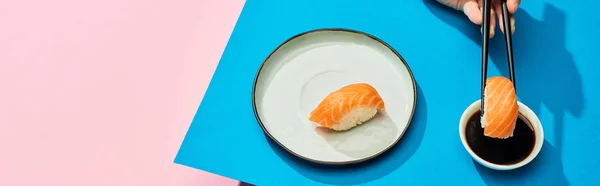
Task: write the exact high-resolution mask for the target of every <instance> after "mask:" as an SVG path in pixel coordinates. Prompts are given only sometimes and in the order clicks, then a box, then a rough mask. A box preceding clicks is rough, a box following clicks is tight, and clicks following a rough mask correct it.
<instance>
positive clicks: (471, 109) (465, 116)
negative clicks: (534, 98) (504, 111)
mask: <svg viewBox="0 0 600 186" xmlns="http://www.w3.org/2000/svg"><path fill="white" fill-rule="evenodd" d="M517 104H518V105H519V114H520V115H522V116H523V117H525V118H526V119H527V120H528V121H529V124H530V125H531V127H532V128H533V130H534V132H535V145H534V146H533V150H532V152H531V153H530V154H529V155H528V156H527V157H526V158H525V159H524V160H523V161H520V162H518V163H515V164H511V165H499V164H495V163H491V162H489V161H486V160H484V159H482V158H480V157H479V156H478V155H477V154H475V152H473V150H471V148H470V147H469V145H468V144H467V140H466V136H465V128H466V126H467V121H468V120H469V119H470V117H471V116H472V115H473V114H474V113H475V112H477V111H479V110H480V107H481V99H478V100H476V101H475V102H473V103H471V104H470V105H469V106H468V107H467V108H466V109H465V110H464V111H463V113H462V115H461V117H460V122H459V126H458V133H459V135H460V141H461V142H462V144H463V147H464V148H465V150H466V151H467V152H468V153H469V155H471V157H472V158H473V159H474V160H475V161H477V162H478V163H479V164H481V165H483V166H485V167H488V168H491V169H495V170H512V169H517V168H520V167H522V166H525V165H527V164H529V163H530V162H531V161H533V159H535V158H536V157H537V155H538V154H539V153H540V151H541V150H542V146H543V144H544V129H543V128H542V123H541V121H540V119H539V118H538V117H537V115H536V114H535V112H533V110H531V109H530V108H529V107H528V106H527V105H525V104H524V103H522V102H520V101H517Z"/></svg>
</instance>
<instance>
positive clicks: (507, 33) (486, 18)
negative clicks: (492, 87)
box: [481, 0, 517, 116]
mask: <svg viewBox="0 0 600 186" xmlns="http://www.w3.org/2000/svg"><path fill="white" fill-rule="evenodd" d="M491 9H492V2H491V0H484V2H483V34H482V36H481V37H482V55H481V57H482V58H481V115H482V116H483V114H484V109H483V108H485V107H484V104H485V101H484V100H485V81H486V79H487V65H488V45H489V39H490V13H491ZM502 15H503V16H502V24H503V27H504V40H505V42H506V55H507V59H508V70H509V73H510V81H512V83H513V85H514V87H515V91H516V88H517V84H516V82H515V70H514V58H513V50H512V30H511V29H512V27H511V24H510V13H509V12H508V6H507V5H506V0H502Z"/></svg>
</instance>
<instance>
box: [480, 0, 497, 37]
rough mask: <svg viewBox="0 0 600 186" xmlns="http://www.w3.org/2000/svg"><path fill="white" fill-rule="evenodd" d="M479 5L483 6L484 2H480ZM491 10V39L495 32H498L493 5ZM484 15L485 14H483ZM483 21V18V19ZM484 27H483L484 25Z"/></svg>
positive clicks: (481, 0)
mask: <svg viewBox="0 0 600 186" xmlns="http://www.w3.org/2000/svg"><path fill="white" fill-rule="evenodd" d="M479 4H480V5H481V6H483V0H479ZM491 6H492V7H491V9H490V38H492V37H494V31H495V30H496V16H495V14H496V13H495V11H494V4H493V3H492V5H491ZM481 11H482V12H483V11H484V10H483V7H481ZM482 15H483V14H482ZM482 19H483V17H482ZM482 26H483V25H482ZM481 31H482V32H483V27H481Z"/></svg>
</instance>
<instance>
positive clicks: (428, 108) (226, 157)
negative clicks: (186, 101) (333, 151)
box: [175, 0, 600, 186]
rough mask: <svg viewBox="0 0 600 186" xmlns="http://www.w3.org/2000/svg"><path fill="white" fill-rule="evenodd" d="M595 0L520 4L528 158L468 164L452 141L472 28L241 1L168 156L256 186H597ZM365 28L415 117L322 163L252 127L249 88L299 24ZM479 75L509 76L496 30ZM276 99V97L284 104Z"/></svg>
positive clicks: (408, 8)
mask: <svg viewBox="0 0 600 186" xmlns="http://www.w3.org/2000/svg"><path fill="white" fill-rule="evenodd" d="M599 7H600V2H599V1H592V0H589V1H583V0H579V1H564V0H545V1H544V0H523V2H522V4H521V6H520V8H521V9H520V10H519V11H518V13H517V14H516V33H515V34H514V36H513V41H514V55H515V71H516V72H515V73H516V82H517V93H518V96H519V100H520V101H522V102H524V103H525V104H527V105H528V106H529V107H531V108H532V110H534V111H535V112H536V113H537V114H538V116H539V117H540V119H541V121H542V124H543V126H544V132H545V135H546V140H545V142H544V146H543V149H542V151H541V152H540V154H539V156H538V157H537V158H536V159H535V160H534V161H533V162H532V163H531V164H529V165H527V166H525V167H523V168H521V169H518V170H515V171H506V172H498V171H492V170H489V169H486V168H483V167H482V166H480V165H479V164H477V163H475V162H474V161H473V160H472V159H471V158H470V156H469V155H468V153H467V152H466V151H465V150H464V148H463V147H462V144H461V142H460V139H459V137H458V132H457V127H458V120H459V117H460V115H461V113H462V111H463V110H464V109H465V108H466V107H467V106H468V105H469V104H470V103H472V102H473V101H475V100H477V99H478V98H479V96H480V95H479V93H480V73H481V70H480V69H481V63H480V56H481V47H480V45H479V43H480V41H479V39H480V29H479V26H476V25H473V24H472V23H470V22H469V21H468V19H467V18H466V17H465V16H464V15H463V14H462V12H458V11H454V10H450V9H448V8H446V7H443V6H441V5H439V4H437V2H435V1H433V0H424V1H422V0H271V1H267V0H247V2H246V4H245V7H244V9H243V11H242V14H241V16H240V18H239V20H238V23H237V25H236V27H235V29H234V31H233V34H232V35H231V38H230V41H229V43H228V45H227V48H226V50H225V52H224V54H223V56H222V59H221V61H220V63H219V65H218V67H217V70H216V72H215V75H214V77H213V79H212V81H211V84H210V86H209V88H208V91H207V92H206V95H205V97H204V99H203V101H202V103H201V105H200V107H199V109H198V112H197V114H196V116H195V118H194V120H193V123H192V125H191V127H190V128H189V131H188V133H187V135H186V137H185V140H184V142H183V143H182V145H181V148H180V151H179V153H178V155H177V157H176V159H175V162H176V163H179V164H183V165H187V166H190V167H194V168H197V169H201V170H205V171H208V172H212V173H216V174H219V175H223V176H227V177H230V178H233V179H237V180H241V181H245V182H249V183H252V184H257V185H261V186H262V185H319V184H335V185H356V184H366V185H459V184H460V185H485V184H487V185H506V184H509V185H515V184H516V185H567V184H571V185H598V184H600V174H599V172H600V126H599V125H598V122H597V120H594V118H597V116H598V115H599V114H600V108H598V106H597V105H600V98H599V95H600V94H599V93H600V82H599V81H600V62H599V60H597V59H596V56H597V55H598V54H599V53H600V45H599V43H600V37H599V34H600V16H599V14H598V13H594V12H593V11H596V10H597V9H598V8H599ZM318 28H349V29H355V30H360V31H364V32H367V33H370V34H373V35H375V36H377V37H379V38H381V39H383V40H384V41H386V42H387V43H389V44H390V45H391V46H392V47H394V48H395V49H396V50H397V51H398V52H399V53H400V54H401V55H402V56H403V57H404V58H405V59H406V60H407V62H408V64H409V65H410V68H411V69H412V71H413V73H414V75H415V78H416V81H417V84H418V103H417V110H416V114H415V116H414V119H413V122H412V124H411V125H410V127H409V129H408V131H407V133H406V134H405V136H404V137H403V138H402V140H401V141H400V142H399V143H398V144H397V145H396V147H395V148H393V149H392V150H391V151H388V152H387V153H385V154H384V155H383V156H381V157H379V158H377V159H375V160H374V161H371V162H368V163H365V164H361V165H355V166H351V167H343V168H332V167H324V166H318V165H313V164H308V163H306V162H305V161H303V160H300V159H298V158H295V157H293V156H291V155H290V154H289V153H287V152H286V151H284V150H283V149H282V148H280V147H279V146H277V145H276V144H275V143H273V142H272V141H271V140H269V139H268V137H267V136H265V135H264V133H263V131H262V130H261V128H260V127H259V125H258V124H257V122H256V120H255V118H254V114H253V111H252V105H251V92H252V83H253V80H254V76H255V73H256V71H257V70H258V68H259V66H260V64H261V63H262V61H263V60H264V59H265V57H266V56H267V55H268V54H269V53H270V52H271V51H272V50H273V49H274V48H275V47H277V46H278V45H279V44H280V43H281V42H283V41H284V40H286V39H288V38H289V37H291V36H293V35H295V34H298V33H300V32H304V31H307V30H312V29H318ZM496 33H497V35H496V37H494V38H493V39H492V40H491V49H490V59H491V62H490V65H489V73H488V74H489V75H490V76H492V75H500V74H504V75H505V76H508V72H507V64H506V56H505V49H504V40H503V38H502V35H501V33H500V31H499V30H498V31H496ZM282 104H284V103H282Z"/></svg>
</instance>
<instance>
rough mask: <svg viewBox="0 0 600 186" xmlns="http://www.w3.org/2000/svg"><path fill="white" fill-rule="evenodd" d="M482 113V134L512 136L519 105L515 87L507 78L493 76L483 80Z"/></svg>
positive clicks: (502, 137) (501, 136) (493, 136)
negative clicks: (483, 101)
mask: <svg viewBox="0 0 600 186" xmlns="http://www.w3.org/2000/svg"><path fill="white" fill-rule="evenodd" d="M485 84H486V85H485V93H484V94H485V95H484V99H485V105H484V108H483V109H484V112H483V113H484V114H483V116H482V117H481V127H483V128H484V129H483V135H485V136H488V137H491V138H500V139H506V138H509V137H512V135H513V131H514V129H515V124H516V122H517V118H518V117H519V106H518V104H517V95H516V92H515V87H514V85H513V83H512V81H510V80H509V79H508V78H505V77H502V76H494V77H491V78H488V79H487V80H486V82H485Z"/></svg>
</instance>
